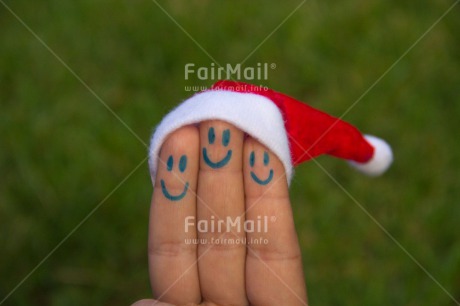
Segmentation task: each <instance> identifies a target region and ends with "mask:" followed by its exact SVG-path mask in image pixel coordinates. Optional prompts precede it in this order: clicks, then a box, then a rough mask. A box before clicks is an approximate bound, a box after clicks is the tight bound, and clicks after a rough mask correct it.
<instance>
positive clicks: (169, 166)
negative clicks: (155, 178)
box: [160, 155, 189, 201]
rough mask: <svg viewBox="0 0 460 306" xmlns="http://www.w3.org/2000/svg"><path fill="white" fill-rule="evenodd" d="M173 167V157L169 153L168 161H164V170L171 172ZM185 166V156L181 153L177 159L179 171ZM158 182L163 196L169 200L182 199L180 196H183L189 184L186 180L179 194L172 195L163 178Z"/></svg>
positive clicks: (182, 170)
mask: <svg viewBox="0 0 460 306" xmlns="http://www.w3.org/2000/svg"><path fill="white" fill-rule="evenodd" d="M173 167H174V158H173V156H172V155H169V157H168V161H167V162H166V170H168V171H169V172H171V171H172V169H173ZM186 168H187V156H186V155H182V156H181V157H180V159H179V171H180V172H181V173H183V172H184V171H185V169H186ZM160 184H161V191H162V192H163V195H164V196H165V198H167V199H168V200H170V201H180V200H182V198H183V197H185V194H186V193H187V190H188V186H189V182H186V183H185V185H184V190H183V191H182V192H181V193H180V194H178V195H172V194H170V193H169V191H168V189H167V188H166V183H165V181H164V180H163V179H162V180H160Z"/></svg>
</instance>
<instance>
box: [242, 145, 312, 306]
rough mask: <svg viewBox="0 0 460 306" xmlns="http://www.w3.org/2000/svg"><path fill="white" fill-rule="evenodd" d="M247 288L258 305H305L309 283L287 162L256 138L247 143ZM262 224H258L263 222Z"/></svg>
mask: <svg viewBox="0 0 460 306" xmlns="http://www.w3.org/2000/svg"><path fill="white" fill-rule="evenodd" d="M243 156H244V162H243V164H244V166H243V167H244V185H245V195H246V219H247V220H248V222H250V221H252V222H253V223H254V224H255V225H256V226H255V227H254V229H255V230H253V231H248V232H247V243H248V252H247V258H246V282H247V284H246V288H247V294H248V299H249V301H250V303H251V304H254V305H306V299H307V298H306V289H305V281H304V277H303V272H302V261H301V254H300V248H299V244H298V241H297V234H296V231H295V228H294V221H293V217H292V210H291V205H290V202H289V193H288V186H287V180H286V176H285V174H284V172H285V171H284V167H283V164H282V163H281V161H280V160H279V159H278V158H277V157H276V156H275V155H274V154H272V153H271V152H270V151H269V150H268V149H267V148H266V147H264V146H263V145H262V144H260V143H259V142H258V141H257V140H255V139H253V138H247V139H246V140H245V143H244V155H243ZM259 224H260V226H257V225H259Z"/></svg>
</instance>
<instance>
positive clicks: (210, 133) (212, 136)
mask: <svg viewBox="0 0 460 306" xmlns="http://www.w3.org/2000/svg"><path fill="white" fill-rule="evenodd" d="M208 140H209V144H213V143H214V140H216V133H215V131H214V128H213V127H211V128H209V131H208Z"/></svg>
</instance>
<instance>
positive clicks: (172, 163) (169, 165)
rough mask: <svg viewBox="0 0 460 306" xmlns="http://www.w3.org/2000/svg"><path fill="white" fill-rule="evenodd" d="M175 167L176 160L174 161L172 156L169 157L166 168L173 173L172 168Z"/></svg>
mask: <svg viewBox="0 0 460 306" xmlns="http://www.w3.org/2000/svg"><path fill="white" fill-rule="evenodd" d="M173 165H174V159H173V157H172V155H169V157H168V162H167V163H166V166H167V168H166V169H168V171H171V170H172V168H173Z"/></svg>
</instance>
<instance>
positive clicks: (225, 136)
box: [222, 130, 230, 147]
mask: <svg viewBox="0 0 460 306" xmlns="http://www.w3.org/2000/svg"><path fill="white" fill-rule="evenodd" d="M229 143H230V130H225V131H224V132H223V133H222V144H223V145H224V147H226V146H228V144H229Z"/></svg>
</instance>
